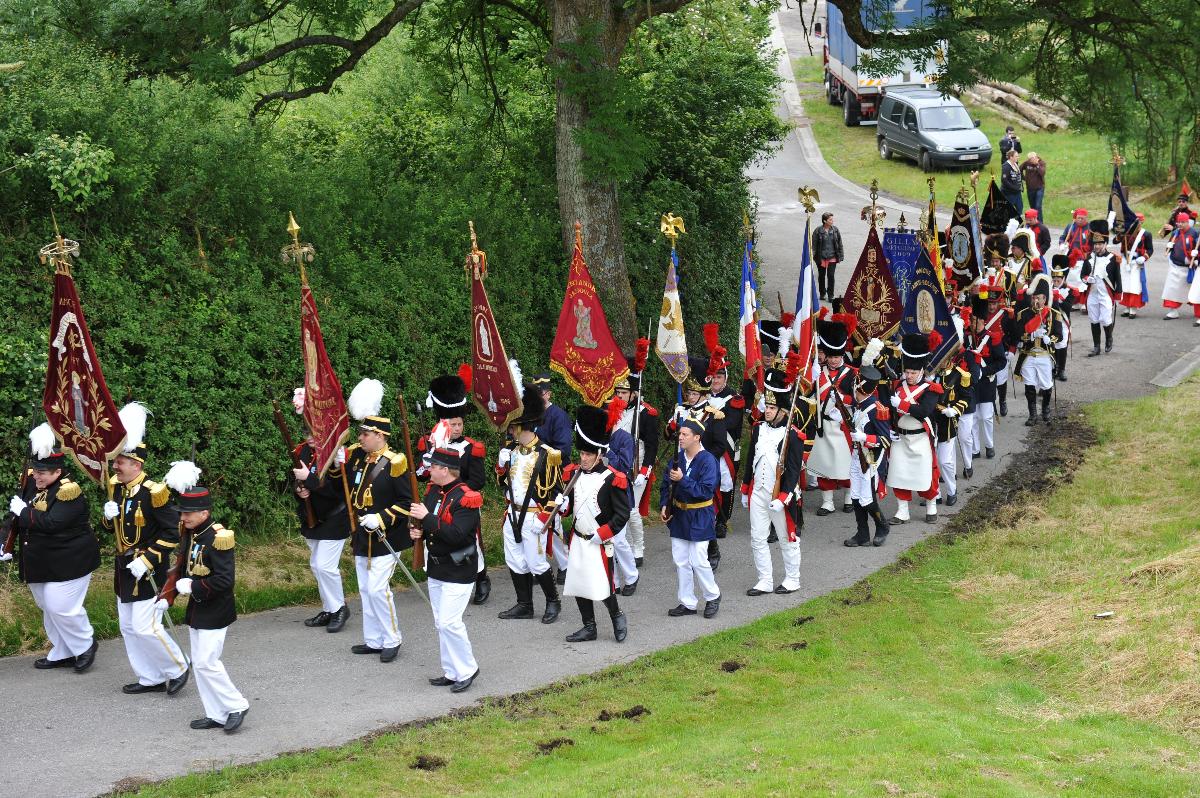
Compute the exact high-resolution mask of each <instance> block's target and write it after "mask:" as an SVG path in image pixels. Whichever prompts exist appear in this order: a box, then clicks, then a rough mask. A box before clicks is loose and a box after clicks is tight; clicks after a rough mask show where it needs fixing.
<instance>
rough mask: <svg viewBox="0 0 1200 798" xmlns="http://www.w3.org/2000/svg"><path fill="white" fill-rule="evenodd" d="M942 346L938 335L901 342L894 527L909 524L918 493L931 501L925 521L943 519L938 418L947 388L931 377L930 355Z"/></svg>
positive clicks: (892, 478) (890, 480) (892, 479)
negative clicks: (927, 372)
mask: <svg viewBox="0 0 1200 798" xmlns="http://www.w3.org/2000/svg"><path fill="white" fill-rule="evenodd" d="M939 344H941V336H940V335H939V334H938V333H937V332H936V331H935V332H931V333H930V334H929V335H922V334H920V333H910V334H908V335H905V336H903V338H902V339H901V344H900V357H901V364H902V366H903V369H904V377H903V378H902V379H901V381H900V384H899V386H898V387H897V388H896V390H895V391H894V392H893V393H892V398H891V404H892V407H893V408H894V409H895V411H896V412H895V414H894V415H895V417H896V423H895V424H894V425H893V431H894V432H895V433H896V434H897V436H898V437H897V439H896V442H895V443H894V444H892V448H891V454H890V456H889V458H888V474H887V486H888V487H889V488H891V489H892V493H894V494H895V495H896V500H897V507H896V516H895V518H893V519H892V523H893V524H904V523H907V522H908V519H909V516H908V503H909V501H911V500H912V497H913V493H918V494H920V496H921V498H923V499H926V500H928V502H929V503H928V505H926V509H925V523H927V524H932V523H934V522H936V521H937V501H936V499H937V495H938V470H937V458H936V456H935V454H934V430H933V417H934V414H936V413H937V412H938V410H937V405H938V402H939V401H940V400H941V394H942V386H940V385H938V384H937V383H934V382H930V381H929V380H928V379H927V378H926V377H925V365H926V364H927V363H928V362H929V355H930V353H931V352H932V351H933V350H935V349H936V348H937V347H938V345H939Z"/></svg>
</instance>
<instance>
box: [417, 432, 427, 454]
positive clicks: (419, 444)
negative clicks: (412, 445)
mask: <svg viewBox="0 0 1200 798" xmlns="http://www.w3.org/2000/svg"><path fill="white" fill-rule="evenodd" d="M427 440H429V436H428V435H422V436H421V438H420V440H418V441H417V451H418V452H423V451H425V442H426V441H427Z"/></svg>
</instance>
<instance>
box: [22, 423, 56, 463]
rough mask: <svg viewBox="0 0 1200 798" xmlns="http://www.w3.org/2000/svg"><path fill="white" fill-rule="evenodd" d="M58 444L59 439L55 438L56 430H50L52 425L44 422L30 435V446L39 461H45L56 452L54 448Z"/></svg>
mask: <svg viewBox="0 0 1200 798" xmlns="http://www.w3.org/2000/svg"><path fill="white" fill-rule="evenodd" d="M57 443H58V439H57V438H55V437H54V430H53V429H51V428H50V423H49V422H47V421H43V422H42V423H41V424H38V425H37V426H36V427H34V428H33V430H32V431H31V432H30V433H29V445H30V448H32V449H33V453H34V455H35V456H36V457H37V458H38V459H43V460H44V459H45V458H47V457H49V456H50V455H51V453H53V452H54V446H55V444H57Z"/></svg>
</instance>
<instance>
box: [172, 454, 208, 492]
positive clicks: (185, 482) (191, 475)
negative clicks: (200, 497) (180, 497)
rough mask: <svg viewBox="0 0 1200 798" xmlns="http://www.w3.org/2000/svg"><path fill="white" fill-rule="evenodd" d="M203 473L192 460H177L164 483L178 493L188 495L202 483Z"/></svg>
mask: <svg viewBox="0 0 1200 798" xmlns="http://www.w3.org/2000/svg"><path fill="white" fill-rule="evenodd" d="M202 473H203V472H202V471H201V470H200V469H199V468H197V467H196V464H195V463H193V462H192V461H191V460H176V461H175V462H173V463H171V468H170V469H169V470H168V471H167V475H166V476H165V477H163V482H165V483H167V487H169V488H170V489H171V490H173V491H175V492H176V493H186V492H187V491H189V490H191V489H192V488H194V487H196V485H197V484H198V483H199V482H200V474H202Z"/></svg>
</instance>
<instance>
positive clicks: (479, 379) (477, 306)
mask: <svg viewBox="0 0 1200 798" xmlns="http://www.w3.org/2000/svg"><path fill="white" fill-rule="evenodd" d="M466 269H467V274H468V276H469V277H470V279H471V398H473V399H474V400H475V404H476V405H477V406H478V407H479V409H480V410H481V411H482V412H483V414H484V415H486V416H487V417H488V420H489V421H491V422H492V426H494V427H495V428H496V429H498V430H502V429H505V428H506V427H508V425H509V422H511V421H512V420H513V419H515V418H517V417H518V416H520V415H521V411H522V410H523V409H524V408H523V407H522V405H521V386H520V385H517V384H516V380H515V379H513V374H512V369H510V368H509V366H508V355H507V354H506V353H505V351H504V341H502V340H501V339H500V329H499V328H498V327H497V326H496V318H495V316H493V315H492V303H491V301H490V300H488V295H487V289H486V288H484V287H483V280H484V278H485V277H487V253H486V252H484V251H483V250H481V249H479V248H478V247H477V246H476V245H475V229H474V227H472V228H471V251H470V252H469V253H467V265H466Z"/></svg>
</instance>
